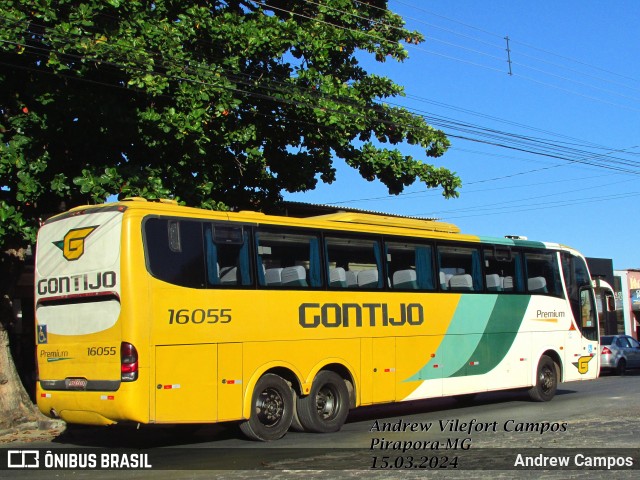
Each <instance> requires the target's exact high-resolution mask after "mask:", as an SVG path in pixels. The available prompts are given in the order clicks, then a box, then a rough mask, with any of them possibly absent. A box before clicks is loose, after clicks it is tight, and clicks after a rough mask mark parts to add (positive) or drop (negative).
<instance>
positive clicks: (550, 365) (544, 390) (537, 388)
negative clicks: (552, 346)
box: [529, 355, 558, 402]
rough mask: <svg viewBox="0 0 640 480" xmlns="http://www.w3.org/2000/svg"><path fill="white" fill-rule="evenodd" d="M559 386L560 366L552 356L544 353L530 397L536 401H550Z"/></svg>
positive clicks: (530, 390)
mask: <svg viewBox="0 0 640 480" xmlns="http://www.w3.org/2000/svg"><path fill="white" fill-rule="evenodd" d="M557 388H558V368H557V366H556V363H555V362H554V361H553V360H551V358H549V357H547V356H546V355H543V356H542V357H541V358H540V363H538V370H537V371H536V384H535V385H534V386H533V387H531V388H530V389H529V397H530V398H531V400H534V401H536V402H548V401H549V400H551V399H552V398H553V396H554V395H555V394H556V389H557Z"/></svg>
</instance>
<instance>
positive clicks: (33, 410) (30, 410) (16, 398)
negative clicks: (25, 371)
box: [0, 323, 44, 430]
mask: <svg viewBox="0 0 640 480" xmlns="http://www.w3.org/2000/svg"><path fill="white" fill-rule="evenodd" d="M43 419H44V417H43V415H42V414H41V413H40V411H39V410H38V409H37V407H36V406H35V405H34V404H33V402H31V399H30V398H29V395H28V394H27V391H26V390H25V389H24V386H23V385H22V382H21V381H20V377H19V376H18V372H17V370H16V367H15V365H14V363H13V358H12V356H11V350H10V349H9V335H8V333H7V331H6V330H5V329H4V327H3V326H2V324H1V323H0V430H4V429H10V428H14V427H17V426H19V425H20V424H22V423H28V422H36V421H38V420H43Z"/></svg>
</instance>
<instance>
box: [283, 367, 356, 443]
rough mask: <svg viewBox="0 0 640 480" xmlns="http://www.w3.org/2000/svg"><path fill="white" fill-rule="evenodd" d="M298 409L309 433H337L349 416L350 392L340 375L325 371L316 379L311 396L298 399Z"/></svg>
mask: <svg viewBox="0 0 640 480" xmlns="http://www.w3.org/2000/svg"><path fill="white" fill-rule="evenodd" d="M296 407H297V410H298V418H299V420H300V424H301V425H302V426H303V427H304V429H305V430H306V431H307V432H317V433H329V432H337V431H338V430H340V428H342V425H343V424H344V422H345V420H346V419H347V415H348V414H349V390H348V389H347V385H346V383H345V381H344V379H343V378H342V377H341V376H340V375H338V374H337V373H334V372H330V371H328V370H325V371H322V372H320V373H319V374H318V375H317V376H316V378H315V379H314V381H313V385H312V386H311V392H309V395H307V396H306V397H302V398H298V399H297V403H296Z"/></svg>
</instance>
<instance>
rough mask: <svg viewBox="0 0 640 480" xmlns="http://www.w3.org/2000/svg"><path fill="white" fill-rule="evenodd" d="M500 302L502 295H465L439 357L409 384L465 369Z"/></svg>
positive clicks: (414, 376) (443, 341)
mask: <svg viewBox="0 0 640 480" xmlns="http://www.w3.org/2000/svg"><path fill="white" fill-rule="evenodd" d="M497 299H499V296H498V295H461V297H460V302H459V303H458V306H457V307H456V311H455V313H454V314H453V318H452V320H451V323H450V324H449V328H448V329H447V333H446V335H445V337H444V338H443V340H442V343H440V346H439V347H438V349H437V351H436V356H435V358H431V359H429V361H428V362H427V364H426V365H424V366H423V367H422V368H421V369H420V370H419V371H418V372H417V373H415V374H414V375H412V376H411V377H409V378H407V379H406V380H405V381H406V382H413V381H416V380H432V379H436V378H443V377H449V376H451V375H453V374H455V373H456V372H457V371H459V370H460V369H461V368H463V367H464V365H466V363H467V359H468V358H469V357H470V356H471V354H472V353H473V352H474V351H475V350H476V348H477V346H478V343H479V342H480V340H481V336H482V334H483V333H484V332H485V330H486V328H487V325H488V323H489V321H490V318H491V314H492V312H493V311H494V310H495V304H496V300H497ZM436 365H437V367H436Z"/></svg>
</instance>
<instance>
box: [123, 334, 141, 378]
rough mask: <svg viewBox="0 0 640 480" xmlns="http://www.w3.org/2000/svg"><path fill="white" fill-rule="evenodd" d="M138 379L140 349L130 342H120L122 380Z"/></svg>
mask: <svg viewBox="0 0 640 480" xmlns="http://www.w3.org/2000/svg"><path fill="white" fill-rule="evenodd" d="M137 379H138V351H137V350H136V347H134V346H133V345H132V344H130V343H128V342H122V343H121V344H120V380H122V381H123V382H133V381H135V380H137Z"/></svg>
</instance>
